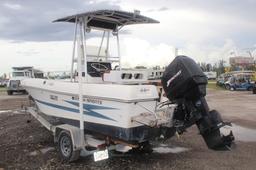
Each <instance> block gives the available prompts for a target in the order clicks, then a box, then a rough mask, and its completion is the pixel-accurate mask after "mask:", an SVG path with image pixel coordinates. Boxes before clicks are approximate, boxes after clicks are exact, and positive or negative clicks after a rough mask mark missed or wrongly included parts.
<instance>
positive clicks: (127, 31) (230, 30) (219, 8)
mask: <svg viewBox="0 0 256 170" xmlns="http://www.w3.org/2000/svg"><path fill="white" fill-rule="evenodd" d="M255 6H256V1H255V0H243V1H241V0H214V1H205V0H182V1H181V0H157V1H156V0H109V1H105V0H37V1H35V0H1V1H0V75H1V74H3V73H8V72H10V71H11V67H13V66H34V67H36V68H39V69H42V70H43V71H64V70H65V71H66V70H69V69H70V64H71V54H72V39H73V30H74V28H73V25H72V24H69V23H52V21H53V20H55V19H57V18H60V17H64V16H68V15H72V14H76V13H80V12H85V11H91V10H97V9H117V10H125V11H130V12H133V11H134V10H135V9H136V10H140V12H141V14H142V15H145V16H149V17H152V18H154V19H156V20H158V21H160V24H151V25H148V24H145V25H131V26H127V27H124V28H122V29H123V30H122V32H123V33H121V34H120V45H121V55H122V64H123V66H125V67H134V66H137V65H145V66H148V67H151V66H155V65H161V66H164V65H168V64H169V63H170V62H171V61H172V60H173V58H174V49H175V48H178V49H179V54H181V55H187V56H190V57H192V58H193V59H195V60H196V61H197V62H207V63H212V64H213V63H215V62H217V61H218V60H220V59H224V60H226V61H228V58H229V57H230V53H231V52H235V54H237V55H240V54H241V53H242V52H244V51H246V50H245V49H247V48H251V49H250V50H252V52H253V55H254V51H253V49H254V48H255V47H256V22H255V17H256V10H255ZM97 40H99V38H98V37H94V36H91V37H90V38H89V40H88V44H91V45H95V42H96V41H97ZM244 55H246V53H244Z"/></svg>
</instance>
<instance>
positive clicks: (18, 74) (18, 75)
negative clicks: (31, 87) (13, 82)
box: [12, 72, 25, 77]
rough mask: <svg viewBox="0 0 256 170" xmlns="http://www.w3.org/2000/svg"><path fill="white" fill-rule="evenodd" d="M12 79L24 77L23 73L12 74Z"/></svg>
mask: <svg viewBox="0 0 256 170" xmlns="http://www.w3.org/2000/svg"><path fill="white" fill-rule="evenodd" d="M12 76H13V77H25V72H13V73H12Z"/></svg>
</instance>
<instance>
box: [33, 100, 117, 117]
mask: <svg viewBox="0 0 256 170" xmlns="http://www.w3.org/2000/svg"><path fill="white" fill-rule="evenodd" d="M36 101H37V102H38V103H41V104H44V105H47V106H50V107H54V108H57V109H61V110H65V111H69V112H74V113H79V109H74V108H70V107H66V106H61V105H56V104H53V103H48V102H44V101H41V100H36ZM66 102H68V103H70V104H73V105H75V106H77V107H78V106H79V104H78V103H77V102H70V101H66ZM76 103H77V104H76ZM83 108H84V109H86V110H87V111H86V110H84V114H85V115H89V116H93V117H97V118H101V119H107V120H112V121H115V122H116V120H114V119H112V118H110V117H107V116H104V115H102V114H100V113H98V112H95V111H93V110H92V109H102V110H106V109H114V108H107V107H104V106H96V105H91V104H83Z"/></svg>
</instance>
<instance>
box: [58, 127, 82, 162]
mask: <svg viewBox="0 0 256 170" xmlns="http://www.w3.org/2000/svg"><path fill="white" fill-rule="evenodd" d="M57 150H58V153H59V155H60V158H61V159H62V161H63V162H73V161H76V160H77V159H79V156H80V150H76V151H74V150H73V142H72V138H71V136H70V133H69V132H67V131H65V130H63V131H62V132H61V133H60V135H59V138H58V144H57Z"/></svg>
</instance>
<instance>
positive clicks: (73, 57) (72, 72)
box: [70, 17, 77, 82]
mask: <svg viewBox="0 0 256 170" xmlns="http://www.w3.org/2000/svg"><path fill="white" fill-rule="evenodd" d="M76 34H77V17H76V22H75V30H74V41H73V51H72V63H71V73H70V74H71V75H70V81H71V82H72V81H73V76H74V60H75V51H76V50H75V48H76Z"/></svg>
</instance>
